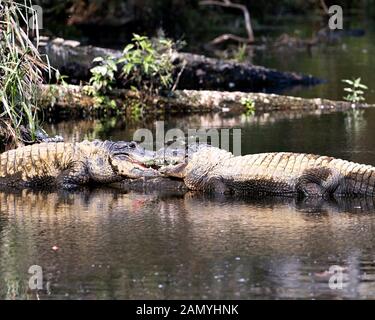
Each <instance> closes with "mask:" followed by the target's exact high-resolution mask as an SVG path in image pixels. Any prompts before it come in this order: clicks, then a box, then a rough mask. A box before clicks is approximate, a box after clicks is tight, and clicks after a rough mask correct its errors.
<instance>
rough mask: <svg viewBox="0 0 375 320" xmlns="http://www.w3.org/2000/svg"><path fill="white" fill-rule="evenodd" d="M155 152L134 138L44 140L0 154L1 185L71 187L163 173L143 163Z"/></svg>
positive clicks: (14, 186) (16, 186)
mask: <svg viewBox="0 0 375 320" xmlns="http://www.w3.org/2000/svg"><path fill="white" fill-rule="evenodd" d="M153 156H154V153H152V152H150V153H148V152H147V151H145V150H144V149H143V148H140V147H139V146H138V145H137V144H136V143H133V142H121V141H120V142H111V141H98V140H96V141H93V142H89V141H83V142H80V143H63V142H57V143H54V142H50V143H40V144H35V145H31V146H25V147H21V148H18V149H15V150H10V151H7V152H4V153H2V154H1V155H0V186H1V187H3V188H4V187H5V188H7V187H13V188H46V187H51V186H55V187H58V188H64V189H71V188H75V187H77V186H83V185H88V184H109V183H113V182H117V181H121V180H122V179H124V178H139V177H145V176H146V177H147V176H159V175H160V174H158V172H157V171H156V170H154V169H152V168H147V167H146V166H144V165H143V163H144V162H146V161H147V159H149V158H152V157H153Z"/></svg>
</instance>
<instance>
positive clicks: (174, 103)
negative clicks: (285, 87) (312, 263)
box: [39, 85, 374, 113]
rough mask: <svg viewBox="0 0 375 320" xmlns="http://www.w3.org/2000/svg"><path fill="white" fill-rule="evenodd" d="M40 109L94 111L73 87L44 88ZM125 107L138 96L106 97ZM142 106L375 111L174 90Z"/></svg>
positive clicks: (333, 103)
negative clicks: (248, 105)
mask: <svg viewBox="0 0 375 320" xmlns="http://www.w3.org/2000/svg"><path fill="white" fill-rule="evenodd" d="M39 96H40V98H39V100H40V105H42V106H43V109H50V110H51V111H56V109H58V110H63V111H65V112H68V113H69V112H71V113H76V112H77V111H79V110H81V111H82V112H85V113H90V112H91V111H95V110H97V109H98V108H97V107H96V108H95V104H96V103H95V99H94V98H93V97H91V96H88V95H87V94H86V93H85V90H83V87H81V86H76V85H65V86H58V85H45V86H43V87H42V89H41V91H40V95H39ZM109 98H111V99H114V100H115V101H116V102H117V105H118V106H124V111H125V110H126V109H127V108H131V105H132V103H130V101H134V100H138V99H140V96H139V94H138V93H137V92H134V91H131V90H127V89H117V90H114V91H113V92H112V94H111V96H110V97H109ZM143 102H145V103H146V104H147V105H148V108H147V110H145V111H146V112H148V113H154V112H158V113H159V112H167V113H190V112H195V113H200V112H201V113H203V112H215V111H216V112H232V113H243V112H246V111H247V110H248V107H247V106H246V105H247V104H248V103H250V104H252V105H253V106H254V109H255V111H257V112H269V111H295V110H301V111H302V110H306V111H307V110H336V111H342V110H349V109H351V108H354V107H355V108H368V107H374V105H369V104H356V105H353V104H352V103H350V102H345V101H332V100H327V99H320V98H317V99H304V98H298V97H291V96H282V95H276V94H266V93H246V92H238V91H237V92H228V91H207V90H199V91H197V90H176V91H174V92H173V93H172V94H171V95H169V96H147V97H143Z"/></svg>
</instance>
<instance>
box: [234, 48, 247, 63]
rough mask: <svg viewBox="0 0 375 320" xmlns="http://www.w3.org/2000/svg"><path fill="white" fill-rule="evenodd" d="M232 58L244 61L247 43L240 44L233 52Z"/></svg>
mask: <svg viewBox="0 0 375 320" xmlns="http://www.w3.org/2000/svg"><path fill="white" fill-rule="evenodd" d="M233 59H234V60H236V61H237V62H245V61H246V60H247V59H248V52H247V45H246V44H240V45H238V47H237V49H236V50H235V51H234V53H233Z"/></svg>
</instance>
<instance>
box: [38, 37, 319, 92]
mask: <svg viewBox="0 0 375 320" xmlns="http://www.w3.org/2000/svg"><path fill="white" fill-rule="evenodd" d="M40 52H41V53H42V54H46V55H47V56H48V58H49V61H50V63H51V65H52V66H53V67H55V68H56V69H58V70H59V71H60V73H61V74H63V75H67V76H69V77H70V78H71V79H72V80H75V81H76V82H77V83H78V82H79V81H80V80H84V81H87V80H88V79H89V78H90V69H91V68H92V67H93V63H92V61H93V59H94V58H95V57H98V56H101V57H105V56H114V57H119V56H121V51H119V50H112V49H105V48H98V47H94V46H81V45H80V43H79V42H77V41H69V40H64V39H61V38H58V39H54V40H52V41H49V40H48V39H44V41H42V42H41V45H40ZM172 62H173V63H174V64H175V65H176V66H177V68H176V74H179V73H180V70H181V68H183V69H184V70H183V72H182V74H181V76H180V79H179V82H178V89H203V90H204V89H207V90H222V89H223V90H228V91H235V90H242V91H263V90H264V89H267V90H269V89H272V88H273V89H282V88H285V87H288V86H293V85H315V84H318V83H321V82H322V81H321V80H319V79H317V78H315V77H312V76H306V75H301V74H297V73H293V72H281V71H277V70H274V69H268V68H265V67H261V66H255V65H252V64H246V63H238V62H234V61H227V60H219V59H214V58H208V57H205V56H202V55H197V54H192V53H183V52H175V53H174V54H173V55H172ZM118 85H119V86H121V82H120V81H119V82H118Z"/></svg>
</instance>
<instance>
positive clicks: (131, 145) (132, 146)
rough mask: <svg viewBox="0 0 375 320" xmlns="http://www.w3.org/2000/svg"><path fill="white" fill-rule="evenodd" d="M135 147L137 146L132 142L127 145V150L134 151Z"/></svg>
mask: <svg viewBox="0 0 375 320" xmlns="http://www.w3.org/2000/svg"><path fill="white" fill-rule="evenodd" d="M136 146H137V144H136V143H135V142H133V141H132V142H130V143H129V148H132V149H134V148H135V147H136Z"/></svg>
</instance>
